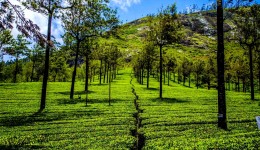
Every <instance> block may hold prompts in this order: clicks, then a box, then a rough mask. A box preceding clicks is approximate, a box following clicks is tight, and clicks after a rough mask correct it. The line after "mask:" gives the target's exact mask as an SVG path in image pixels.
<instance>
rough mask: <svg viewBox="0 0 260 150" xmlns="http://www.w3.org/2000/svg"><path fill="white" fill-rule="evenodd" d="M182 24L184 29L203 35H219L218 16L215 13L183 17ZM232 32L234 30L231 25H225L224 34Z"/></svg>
mask: <svg viewBox="0 0 260 150" xmlns="http://www.w3.org/2000/svg"><path fill="white" fill-rule="evenodd" d="M181 22H182V24H183V26H184V27H186V28H189V29H190V30H192V31H194V32H196V33H199V34H202V35H206V36H215V35H216V33H217V28H216V26H217V16H216V13H215V12H208V13H204V14H200V13H196V14H193V15H183V16H181ZM230 30H232V27H231V26H230V25H229V24H227V23H224V32H228V31H230Z"/></svg>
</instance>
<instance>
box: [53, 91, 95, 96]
mask: <svg viewBox="0 0 260 150" xmlns="http://www.w3.org/2000/svg"><path fill="white" fill-rule="evenodd" d="M58 93H59V94H63V95H70V91H69V92H58ZM91 93H95V92H94V91H88V94H91ZM84 94H86V92H85V91H74V96H77V95H84Z"/></svg>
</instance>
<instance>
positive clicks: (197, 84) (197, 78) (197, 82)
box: [196, 72, 199, 89]
mask: <svg viewBox="0 0 260 150" xmlns="http://www.w3.org/2000/svg"><path fill="white" fill-rule="evenodd" d="M196 86H197V89H199V73H198V72H196Z"/></svg>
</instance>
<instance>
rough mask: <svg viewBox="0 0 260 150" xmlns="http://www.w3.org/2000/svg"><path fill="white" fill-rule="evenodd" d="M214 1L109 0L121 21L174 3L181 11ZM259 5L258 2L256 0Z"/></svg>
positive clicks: (135, 17)
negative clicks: (194, 5) (116, 9)
mask: <svg viewBox="0 0 260 150" xmlns="http://www.w3.org/2000/svg"><path fill="white" fill-rule="evenodd" d="M214 1H216V0H111V6H112V7H113V8H118V15H119V18H120V20H121V21H123V23H125V22H126V21H127V22H129V21H132V20H135V19H138V18H141V17H144V16H146V15H147V14H155V13H157V12H158V10H159V9H160V8H161V7H162V6H164V7H165V6H167V5H169V4H173V3H174V2H176V4H177V9H178V12H179V11H183V10H184V9H187V8H189V7H190V6H192V5H193V4H196V5H197V6H198V7H199V8H201V6H202V5H203V4H210V3H212V2H214ZM257 2H258V3H259V2H260V0H257Z"/></svg>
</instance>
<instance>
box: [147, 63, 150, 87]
mask: <svg viewBox="0 0 260 150" xmlns="http://www.w3.org/2000/svg"><path fill="white" fill-rule="evenodd" d="M146 70H147V76H146V77H147V82H146V87H147V89H148V88H149V77H150V61H148V64H147V68H146Z"/></svg>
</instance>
